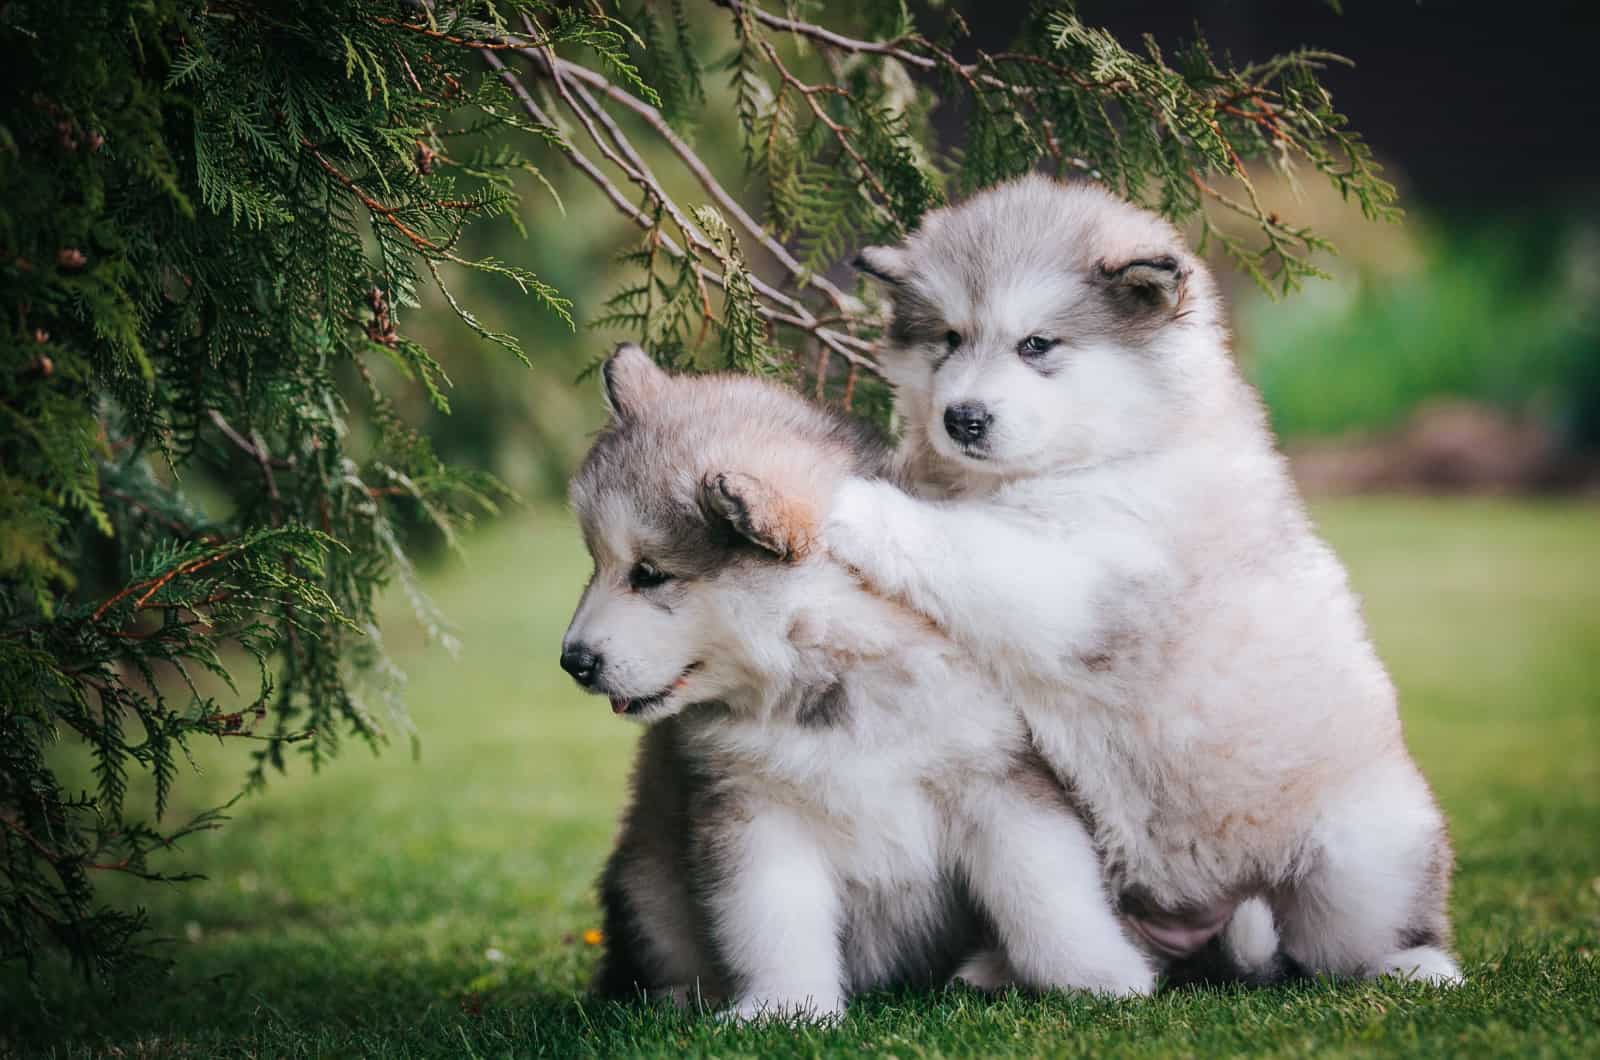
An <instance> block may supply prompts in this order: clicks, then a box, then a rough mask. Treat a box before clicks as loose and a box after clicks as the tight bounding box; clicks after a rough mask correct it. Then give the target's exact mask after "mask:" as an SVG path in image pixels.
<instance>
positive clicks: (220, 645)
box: [0, 0, 631, 973]
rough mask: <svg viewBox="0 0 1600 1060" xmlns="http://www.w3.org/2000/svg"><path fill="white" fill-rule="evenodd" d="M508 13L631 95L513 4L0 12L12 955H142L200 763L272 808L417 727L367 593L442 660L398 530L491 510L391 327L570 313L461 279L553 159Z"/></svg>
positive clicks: (563, 17)
mask: <svg viewBox="0 0 1600 1060" xmlns="http://www.w3.org/2000/svg"><path fill="white" fill-rule="evenodd" d="M525 16H526V17H528V18H529V19H533V20H537V23H536V24H537V25H538V26H540V27H541V29H540V30H539V32H538V33H537V34H535V35H530V36H528V37H526V38H524V43H526V41H527V40H530V39H532V40H537V41H540V42H543V43H548V44H554V43H561V44H578V43H582V44H583V46H584V47H585V48H586V54H588V55H590V56H591V57H592V58H594V59H595V61H597V62H600V63H603V62H604V58H603V57H605V56H610V57H611V58H612V59H614V60H615V64H614V65H613V66H612V68H611V69H612V71H613V73H614V74H617V73H618V72H620V74H621V76H623V78H624V79H625V80H626V76H627V74H628V72H629V71H630V70H631V67H630V66H629V65H628V63H627V60H626V57H625V53H624V50H623V46H624V42H625V36H624V33H623V32H622V31H620V29H619V27H617V26H616V25H614V24H612V22H611V21H610V20H609V19H607V18H605V17H603V16H601V15H595V14H587V13H572V12H569V11H554V10H552V9H549V8H547V7H546V6H545V5H543V4H541V3H538V2H532V0H498V2H497V3H494V4H489V3H484V4H470V5H466V6H464V7H461V8H459V9H456V10H452V11H451V12H449V13H444V12H431V11H429V10H428V9H426V8H423V7H419V6H415V5H408V4H402V3H390V2H373V0H326V2H318V0H292V2H288V0H285V2H279V3H274V2H270V0H269V2H261V0H251V2H249V3H233V2H228V0H204V2H201V0H145V2H137V3H131V4H124V3H114V2H110V0H51V2H49V3H43V2H37V3H35V2H20V0H19V2H13V3H8V4H6V5H4V8H3V9H0V40H3V42H4V45H3V47H4V54H5V56H6V63H7V66H8V71H7V73H8V76H7V78H6V79H5V87H4V88H3V89H0V93H3V97H0V100H3V101H0V287H3V293H0V321H3V323H4V336H5V338H4V342H5V352H4V356H3V358H0V458H3V464H0V961H14V960H20V961H23V962H27V963H28V964H29V965H30V966H32V965H33V964H34V962H35V961H36V960H37V959H38V957H39V955H40V953H41V951H42V949H43V948H44V947H46V946H48V945H50V944H55V945H56V946H58V947H59V948H61V949H64V950H65V952H66V953H68V954H69V955H70V956H71V958H72V959H73V960H74V961H76V962H77V963H78V964H79V965H80V966H81V967H82V968H83V969H84V970H86V971H87V972H90V973H105V972H111V971H115V970H117V969H119V968H120V967H122V966H123V965H124V964H126V963H127V962H128V961H130V960H133V959H134V958H136V957H138V956H139V955H140V954H141V952H142V949H141V947H139V946H137V945H130V943H133V942H135V941H136V936H137V935H138V934H139V932H140V930H141V928H142V927H143V921H142V918H141V915H140V914H139V913H138V912H137V911H130V910H125V909H117V908H105V907H103V906H101V905H100V904H99V903H97V901H96V898H95V881H96V880H97V879H98V878H100V877H102V876H103V875H104V874H106V873H112V872H117V873H131V874H134V875H138V876H143V877H148V878H152V879H156V878H165V876H164V874H165V873H166V872H167V871H168V869H167V868H166V864H167V863H165V862H162V863H161V864H159V865H158V864H156V863H155V862H153V861H152V857H151V855H152V854H154V853H155V852H157V851H160V850H163V849H165V848H167V847H169V846H170V845H171V844H173V843H174V842H175V841H176V840H178V839H180V838H182V837H183V836H184V835H186V834H188V833H190V832H192V831H193V830H195V829H200V828H209V827H212V826H214V825H215V824H216V823H217V821H218V820H219V814H218V811H216V810H208V811H205V812H203V813H201V814H199V816H197V817H192V818H191V819H182V820H173V819H172V818H173V814H172V813H171V812H169V803H170V802H171V801H172V800H171V796H172V793H173V791H174V789H175V787H177V786H179V785H181V783H182V775H183V773H184V771H185V769H186V768H187V763H186V754H187V752H188V751H189V749H190V747H191V746H192V745H193V743H194V741H195V740H197V739H202V738H205V739H210V738H218V739H236V740H248V741H251V743H252V745H253V747H254V757H253V767H252V769H251V772H250V776H249V778H248V782H249V783H251V784H259V783H261V781H262V780H263V779H264V778H265V777H266V775H267V774H268V773H269V772H270V771H272V770H278V769H282V768H284V766H285V765H286V763H287V761H288V760H289V756H290V754H291V752H292V751H294V750H297V751H299V752H300V753H302V754H304V755H305V756H306V757H307V758H308V759H309V760H310V762H312V763H313V764H315V763H319V762H321V761H322V760H323V759H325V758H326V757H327V756H328V755H330V754H332V753H333V752H334V751H335V750H336V749H337V748H338V747H339V745H340V743H341V742H342V741H345V740H347V739H349V738H352V737H353V738H355V739H358V740H364V741H376V740H380V739H382V738H383V736H384V734H385V732H386V731H388V730H392V729H394V728H395V727H396V726H399V727H402V728H403V727H404V726H405V722H404V715H403V714H402V713H400V712H399V700H398V697H397V695H396V692H397V690H398V670H397V669H396V668H395V667H394V665H393V664H392V663H391V662H390V661H389V660H388V659H387V658H386V657H385V655H384V652H383V646H382V641H381V640H380V639H379V637H378V635H377V628H376V625H375V615H374V598H375V594H376V593H377V592H378V591H379V590H380V589H381V588H382V587H384V586H385V585H386V584H388V583H390V582H392V581H396V580H398V581H399V582H401V583H402V584H404V585H406V586H407V591H408V593H409V594H410V597H411V599H412V601H413V602H414V604H415V605H416V609H417V611H418V614H419V615H420V616H421V618H422V620H423V621H424V622H425V623H426V624H427V625H428V626H429V627H430V628H433V629H434V630H435V631H436V632H441V633H442V632H443V629H442V627H441V625H440V622H439V620H438V619H437V617H436V616H435V615H434V614H433V612H432V610H431V608H430V607H429V605H428V604H427V601H426V598H425V597H424V596H423V595H422V593H421V591H420V590H419V589H417V588H416V587H415V585H414V584H412V579H411V565H410V563H409V561H408V559H407V557H406V553H405V550H404V547H403V541H404V532H403V527H405V526H407V525H415V524H416V523H417V522H418V521H419V520H423V521H427V522H431V523H432V524H434V525H435V526H437V527H438V529H439V530H440V531H442V532H443V533H444V534H446V535H447V536H448V535H450V534H453V533H454V532H455V530H456V528H457V527H458V526H459V525H460V524H461V522H462V521H463V520H466V519H469V518H471V517H472V516H473V514H474V513H478V512H482V511H485V510H492V509H493V507H494V505H495V503H496V501H497V500H498V498H499V488H498V487H497V486H496V485H495V484H494V483H493V482H492V481H491V480H489V479H488V478H487V477H486V476H483V475H481V474H477V473H473V472H470V471H463V470H460V469H456V468H451V467H447V466H445V465H444V464H442V463H441V462H440V461H439V460H438V459H437V458H436V457H435V456H434V454H433V452H432V451H431V449H430V447H429V444H428V441H427V439H426V438H424V437H422V436H420V435H419V434H417V433H416V432H415V431H413V430H412V429H411V428H409V427H408V426H407V424H406V423H405V422H403V421H402V420H401V419H400V418H399V417H398V416H397V415H396V413H395V411H394V405H393V403H392V402H391V400H390V397H389V395H387V394H386V393H385V392H384V389H383V386H382V384H381V383H380V380H381V379H385V378H387V379H393V378H395V373H394V372H392V371H390V372H376V373H375V372H374V370H373V367H374V365H376V364H377V363H378V362H388V363H389V364H391V365H393V366H394V367H395V368H396V369H398V371H399V374H400V375H401V376H402V377H403V378H404V379H406V380H410V383H409V384H405V385H411V386H416V387H419V388H421V389H422V390H423V391H425V392H426V393H427V394H428V395H429V396H430V397H431V399H432V400H433V401H434V402H435V403H436V404H437V405H439V406H441V407H443V406H444V405H445V402H446V397H445V393H444V389H445V385H446V383H447V380H446V377H445V375H444V370H443V368H442V367H441V365H440V363H439V362H438V361H436V360H435V359H434V357H433V356H432V355H431V354H430V353H429V352H428V351H427V350H426V349H424V348H422V347H421V346H420V345H418V344H417V343H415V342H413V341H411V339H409V338H408V337H407V336H406V333H405V323H406V319H407V317H408V315H409V314H411V313H412V312H414V311H415V309H416V307H417V306H418V299H419V295H420V294H421V289H422V288H423V287H424V286H427V285H433V286H435V287H438V288H440V289H443V284H444V283H445V281H446V280H447V279H449V278H451V277H452V276H459V275H460V274H461V273H462V272H463V271H464V270H476V271H478V272H481V273H487V274H492V275H493V276H494V277H496V278H498V279H500V280H502V281H503V282H504V284H505V285H506V287H507V288H508V290H509V291H510V292H512V293H516V292H519V291H520V292H521V293H523V294H525V295H526V296H528V297H531V298H533V299H536V300H537V301H539V302H540V303H542V304H543V305H544V306H545V308H546V309H548V310H549V311H550V312H552V313H555V314H558V315H560V316H563V317H565V316H566V315H567V314H568V312H569V307H568V303H566V302H565V301H563V300H562V299H561V298H560V296H559V295H558V294H557V293H556V292H555V291H554V290H553V289H551V288H550V287H548V286H547V285H545V284H544V283H542V282H541V281H540V280H539V279H538V277H536V276H534V275H532V274H531V273H529V272H527V271H526V270H523V269H520V268H518V267H515V266H512V265H508V264H505V263H503V262H499V261H495V260H484V259H469V258H465V257H463V256H461V255H460V254H459V253H458V251H457V250H456V247H457V245H458V240H459V237H460V235H461V233H462V231H463V229H464V228H465V227H466V226H468V225H470V224H472V223H473V222H475V221H479V220H483V219H489V218H497V217H498V218H502V219H504V220H506V221H508V222H513V223H514V222H516V221H517V220H518V216H519V215H518V213H517V212H516V211H517V200H516V197H515V196H514V194H513V177H514V176H515V175H516V174H517V173H518V172H519V171H521V170H524V169H526V168H528V163H526V162H525V161H524V160H523V158H522V157H521V156H520V155H519V154H518V152H517V143H518V139H519V137H520V138H522V139H530V138H531V140H532V141H535V142H536V141H537V140H538V139H539V138H541V137H546V136H554V135H555V134H554V133H553V131H551V130H548V129H545V128H542V127H540V126H538V125H537V124H536V123H534V122H532V121H530V120H529V119H528V118H527V116H526V114H525V113H524V112H523V110H522V109H521V108H520V107H517V106H515V105H514V100H513V97H512V95H511V93H510V91H509V89H508V88H507V86H506V85H505V84H504V83H503V81H502V80H501V79H500V78H498V77H496V76H494V74H493V72H492V71H491V70H489V69H488V68H487V67H486V66H485V65H484V63H483V62H482V60H481V58H480V55H481V53H482V52H483V51H485V50H486V49H490V48H494V47H503V46H504V44H503V39H504V36H505V34H506V32H507V31H508V28H509V24H508V20H510V19H516V20H517V24H518V25H519V26H520V25H522V19H523V18H524V17H525ZM530 24H535V23H532V22H530ZM444 300H445V302H446V304H449V305H451V306H453V307H454V308H455V310H456V312H457V313H458V315H459V316H460V318H461V320H462V321H463V323H464V325H465V327H466V328H468V329H470V330H471V331H473V332H476V333H477V334H478V335H481V336H483V337H485V338H487V339H489V340H492V341H494V342H498V343H500V344H501V345H504V346H506V347H508V348H509V349H511V350H512V351H513V352H516V344H515V342H514V341H513V340H512V339H511V338H510V337H509V336H505V335H496V334H493V333H491V332H489V331H488V330H487V329H486V328H484V327H483V326H482V325H481V324H480V323H478V321H477V319H476V318H475V317H474V316H473V315H472V314H471V313H470V312H469V311H468V310H467V309H466V308H465V307H464V306H462V305H460V304H459V303H458V302H456V300H455V299H454V298H453V297H451V296H450V295H449V294H448V292H447V293H446V295H445V299H444ZM199 496H203V497H204V500H203V502H202V501H201V500H199V499H197V497H199ZM74 748H87V751H88V753H87V755H85V756H81V761H82V768H80V757H79V756H75V754H74ZM140 778H143V779H142V780H141V779H140ZM133 791H137V792H139V793H140V794H139V795H138V797H137V798H135V796H133V795H132V794H130V792H133ZM145 793H148V794H145Z"/></svg>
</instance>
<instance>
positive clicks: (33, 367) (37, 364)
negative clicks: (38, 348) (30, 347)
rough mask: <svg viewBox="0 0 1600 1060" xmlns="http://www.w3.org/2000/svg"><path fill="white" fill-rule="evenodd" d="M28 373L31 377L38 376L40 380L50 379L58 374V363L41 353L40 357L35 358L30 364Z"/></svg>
mask: <svg viewBox="0 0 1600 1060" xmlns="http://www.w3.org/2000/svg"><path fill="white" fill-rule="evenodd" d="M28 373H29V374H30V375H36V376H38V377H39V378H40V379H49V378H50V377H51V376H53V375H55V374H56V362H54V361H52V360H51V359H50V358H48V357H46V356H45V355H44V354H42V353H41V354H40V355H39V356H37V357H35V358H34V359H33V361H32V362H31V363H29V365H28Z"/></svg>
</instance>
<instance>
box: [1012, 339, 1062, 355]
mask: <svg viewBox="0 0 1600 1060" xmlns="http://www.w3.org/2000/svg"><path fill="white" fill-rule="evenodd" d="M1055 348H1056V340H1055V339H1047V338H1045V337H1044V336H1043V335H1029V336H1028V337H1027V338H1025V339H1023V340H1022V341H1021V342H1019V343H1017V352H1018V353H1020V354H1022V356H1024V357H1042V356H1044V355H1045V354H1047V353H1049V352H1050V351H1051V350H1053V349H1055Z"/></svg>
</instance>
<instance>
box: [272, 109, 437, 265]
mask: <svg viewBox="0 0 1600 1060" xmlns="http://www.w3.org/2000/svg"><path fill="white" fill-rule="evenodd" d="M300 143H301V145H302V146H304V147H305V149H306V150H307V151H310V152H311V157H312V158H314V159H316V160H317V165H319V166H321V167H322V168H323V170H324V171H325V172H326V173H327V174H328V175H329V176H331V177H333V179H334V180H336V181H338V182H339V183H340V184H342V185H343V186H344V187H345V189H346V190H348V191H349V192H350V193H351V194H352V195H354V196H355V197H356V198H358V199H360V200H361V204H362V205H363V206H365V207H366V208H367V209H368V210H370V211H372V213H373V214H375V215H376V216H378V217H381V218H383V219H384V220H385V221H386V222H388V223H389V224H390V225H392V226H394V229H395V231H397V232H399V233H400V234H401V235H403V236H405V237H406V239H407V240H409V241H410V243H411V245H412V246H414V247H416V248H417V249H418V250H423V251H427V250H431V251H433V252H434V253H435V254H441V255H446V256H448V254H449V252H448V251H447V250H446V249H445V248H444V247H441V246H439V245H438V244H437V243H435V242H433V241H432V240H431V239H429V238H428V237H427V236H425V235H423V234H422V233H421V232H418V231H417V230H416V229H414V228H412V227H411V226H410V225H408V224H406V223H405V222H404V221H402V220H400V217H399V211H397V210H396V209H395V208H394V207H393V206H385V205H384V204H383V203H381V202H379V201H378V200H377V199H374V198H373V197H372V196H370V195H368V194H367V193H366V192H364V191H362V190H361V189H360V188H359V187H357V186H356V182H355V181H353V180H351V179H350V178H349V177H347V176H345V175H344V174H343V173H341V172H340V171H339V169H338V167H336V166H335V165H334V164H333V163H332V162H329V161H328V160H327V159H326V158H323V157H322V152H320V151H318V150H317V149H316V148H315V147H313V146H312V144H311V141H310V140H307V139H306V138H305V137H303V136H302V137H301V138H300Z"/></svg>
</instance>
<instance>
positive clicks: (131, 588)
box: [89, 548, 238, 622]
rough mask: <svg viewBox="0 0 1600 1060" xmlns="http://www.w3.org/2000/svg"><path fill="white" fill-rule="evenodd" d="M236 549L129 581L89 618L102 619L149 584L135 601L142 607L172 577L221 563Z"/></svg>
mask: <svg viewBox="0 0 1600 1060" xmlns="http://www.w3.org/2000/svg"><path fill="white" fill-rule="evenodd" d="M236 551H238V550H237V549H236V548H226V549H223V550H222V551H220V552H213V553H212V554H211V555H209V556H196V557H195V558H194V559H191V560H188V561H186V562H184V563H180V564H178V565H177V566H176V567H173V568H172V569H171V570H169V571H167V572H166V573H165V574H163V575H161V576H160V577H159V578H154V579H146V580H144V581H137V582H129V583H128V584H127V585H125V586H123V587H122V589H121V590H120V591H119V592H118V593H117V594H116V595H115V596H113V597H111V598H110V599H109V600H107V601H106V602H105V603H103V604H101V605H100V606H99V607H97V608H95V609H94V613H93V614H91V615H90V616H89V620H90V621H91V622H98V621H100V620H101V619H102V618H104V617H105V614H106V612H107V611H109V610H111V608H113V607H114V606H116V604H117V603H118V602H119V601H121V600H123V599H125V598H127V597H128V596H131V595H132V594H134V593H136V592H138V591H139V590H140V589H143V588H146V587H147V586H148V589H146V591H145V592H144V593H143V594H142V595H140V596H139V598H138V599H137V600H135V601H134V602H133V606H134V607H136V608H142V607H144V605H145V604H146V603H148V602H149V601H150V598H151V597H152V596H154V595H155V594H156V593H158V592H160V591H161V588H162V586H164V585H166V584H167V583H168V582H170V581H172V579H174V578H177V577H179V576H180V575H184V574H193V573H194V572H195V571H198V570H203V569H205V568H206V567H209V566H211V565H212V564H213V563H220V562H222V561H223V560H225V559H227V558H228V557H229V556H231V555H233V553H234V552H236Z"/></svg>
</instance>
